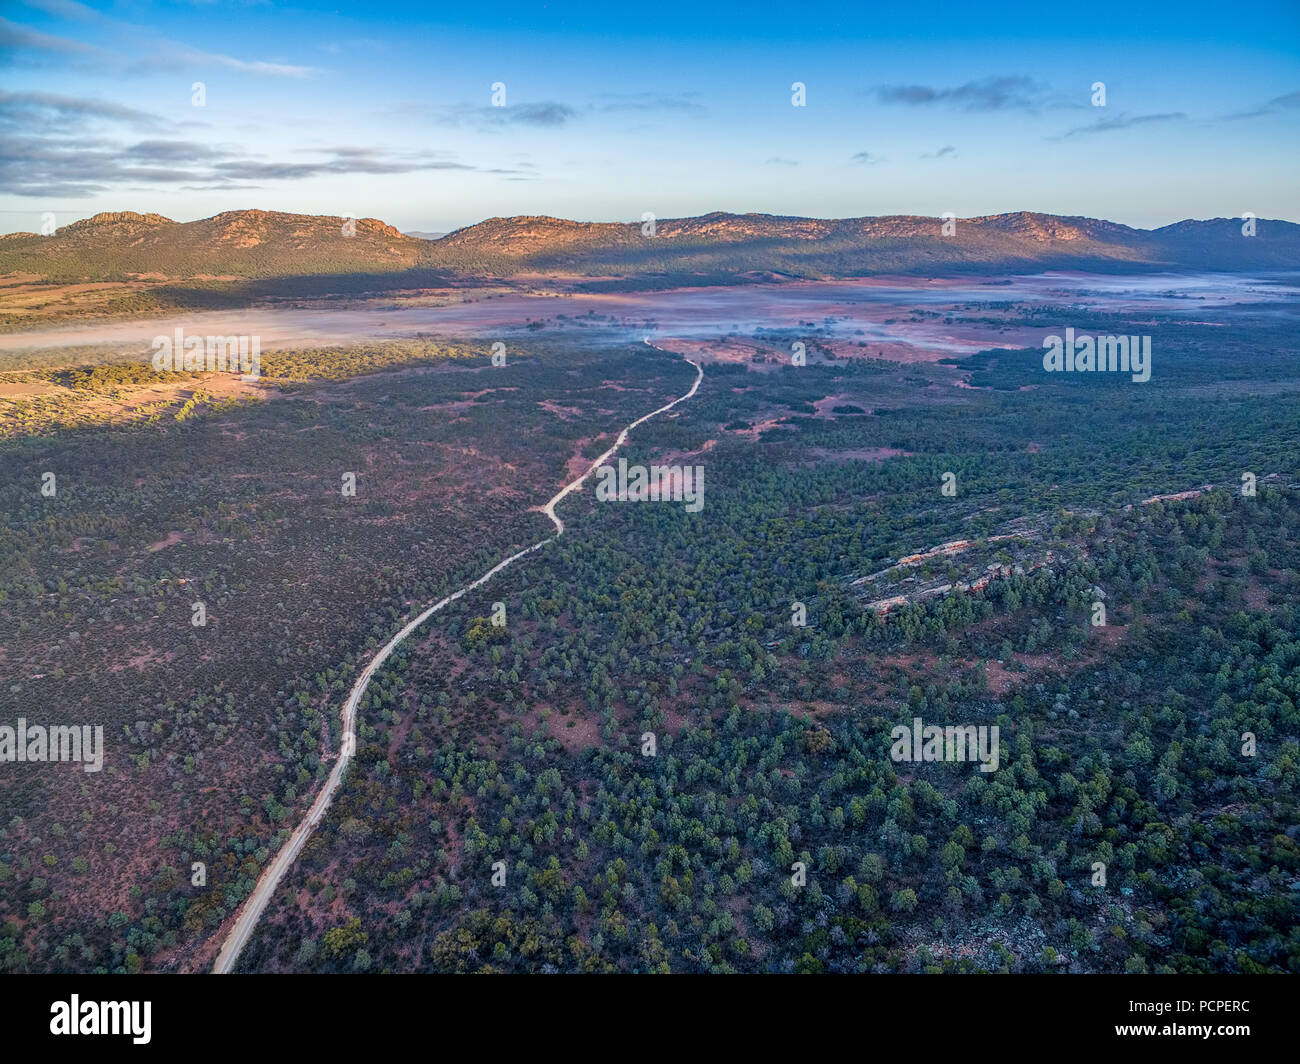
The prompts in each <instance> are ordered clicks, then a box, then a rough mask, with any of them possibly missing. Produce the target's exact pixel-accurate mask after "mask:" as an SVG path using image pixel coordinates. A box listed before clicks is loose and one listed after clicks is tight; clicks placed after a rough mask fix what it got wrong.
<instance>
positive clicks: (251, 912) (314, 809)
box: [212, 340, 704, 975]
mask: <svg viewBox="0 0 1300 1064" xmlns="http://www.w3.org/2000/svg"><path fill="white" fill-rule="evenodd" d="M645 343H647V344H649V346H651V347H654V346H655V345H654V344H651V343H650V341H649V340H646V341H645ZM655 350H656V351H662V350H663V348H660V347H656V348H655ZM666 353H668V354H672V353H673V352H666ZM685 361H686V362H689V363H690V364H691V365H692V366H694V367H695V383H693V384H692V385H691V388H690V391H688V392H686V393H685V394H684V395H681V396H679V397H678V398H676V399H674V400H673V401H672V402H671V403H666V404H665V405H664V406H661V407H660V408H659V409H658V410H652V411H650V413H648V414H646V415H644V416H643V417H639V418H637V419H636V420H635V421H634V422H632V424H630V425H628V426H627V428H625V429H624V430H623V431H622V432H620V433H619V434H618V439H616V440H615V441H614V444H613V446H612V447H610V448H609V450H607V451H605V452H604V453H603V454H602V455H600V457H598V458H597V459H596V460H595V461H594V462H592V463H591V465H590V466H588V467H587V471H586V472H585V473H583V474H582V476H580V477H578V478H577V480H574V481H571V482H570V483H568V484H566V485H565V486H564V487H563V488H561V489H560V490H559V491H558V492H556V494H555V496H554V497H553V498H552V499H551V501H550V502H548V503H547V504H546V505H545V506H543V507H542V513H544V514H545V515H546V516H547V517H549V518H550V519H551V521H552V522H553V523H554V525H555V535H554V536H550V537H548V538H546V539H543V540H541V541H539V542H537V543H534V544H533V545H532V546H531V547H525V548H524V549H523V550H521V551H519V552H517V553H515V554H512V555H510V557H509V558H507V559H506V560H505V561H503V562H498V563H497V564H496V565H494V566H493V567H492V568H491V569H489V570H488V571H487V572H486V573H484V574H483V575H482V576H480V577H479V578H478V579H477V580H475V581H473V582H472V583H469V584H466V585H465V586H464V587H462V588H460V589H459V590H457V591H453V592H452V593H451V594H450V595H448V596H446V597H445V598H441V599H439V600H438V601H437V602H435V603H434V604H433V605H432V606H430V607H429V608H428V609H427V610H425V611H424V612H423V613H421V614H420V615H419V616H418V617H416V618H415V619H414V620H413V621H411V622H410V623H409V624H407V625H406V626H405V627H404V628H403V629H402V630H401V631H400V632H398V633H397V634H396V635H395V636H393V638H392V639H390V640H389V641H388V642H387V643H385V644H384V646H383V647H382V648H381V649H380V651H379V652H378V653H377V654H376V655H375V656H374V657H373V658H371V659H370V663H369V664H368V665H367V666H366V667H365V668H364V669H363V670H362V672H361V675H360V676H358V677H357V679H356V682H355V683H354V684H353V685H352V691H351V693H350V694H349V695H348V700H347V702H345V703H344V705H343V741H342V742H341V743H340V744H339V756H338V760H337V761H336V762H335V763H334V768H333V770H332V771H331V772H330V774H329V778H328V779H326V781H325V786H324V787H322V788H321V789H320V792H319V793H318V794H317V795H316V800H315V801H314V802H312V804H311V808H310V809H309V810H307V815H306V816H305V817H304V818H303V819H302V822H301V823H299V825H298V826H297V827H296V828H294V829H293V834H292V835H290V836H289V838H288V839H286V840H285V843H284V845H283V846H281V847H280V850H279V852H278V853H277V854H276V855H275V859H274V860H272V861H271V863H270V864H269V865H267V866H266V868H265V869H264V870H263V872H262V875H261V876H260V877H259V878H258V880H257V885H256V886H255V887H254V888H253V892H252V893H251V894H250V895H249V896H248V897H247V898H246V899H245V900H244V904H243V906H241V908H240V910H239V914H238V915H237V916H236V917H235V923H234V925H233V926H232V927H231V929H230V931H229V933H228V934H227V935H226V940H225V941H224V942H223V943H222V944H221V951H220V952H219V953H218V954H217V959H216V961H214V962H213V965H212V972H213V974H214V975H226V974H229V973H230V972H231V971H233V970H234V967H235V963H236V962H237V961H238V960H239V955H240V953H242V952H243V950H244V947H245V946H246V945H247V944H248V940H249V938H250V937H251V936H252V934H253V928H255V927H256V926H257V921H258V920H259V919H261V916H262V913H263V912H264V911H265V909H266V906H267V903H268V902H269V901H270V900H271V896H272V895H273V894H274V893H275V888H276V887H278V886H279V885H280V880H282V879H283V878H284V875H285V873H286V872H288V871H289V869H290V868H291V867H292V866H293V862H294V861H295V860H297V858H298V854H299V853H301V852H302V848H303V846H305V845H306V843H307V839H308V838H310V837H311V833H312V832H313V831H314V830H315V829H316V825H318V824H319V823H320V822H321V818H322V817H324V816H325V812H326V810H327V809H329V807H330V803H331V802H332V801H333V800H334V794H335V792H336V791H338V789H339V787H340V785H341V784H342V783H343V777H344V775H346V773H347V770H348V765H349V764H351V762H352V755H353V754H354V753H355V752H356V747H357V706H359V705H360V704H361V699H362V696H364V695H365V693H366V688H367V687H368V686H369V685H370V678H371V677H372V676H373V675H374V674H375V672H376V670H378V669H379V667H380V666H381V665H383V663H384V662H385V661H387V660H388V658H389V656H390V655H391V654H392V653H393V651H394V650H396V649H397V647H398V646H399V645H400V644H401V643H402V641H403V640H405V639H406V637H407V636H409V635H410V634H411V633H412V632H414V631H415V630H416V629H417V628H419V627H420V625H422V624H423V623H424V622H425V621H427V620H428V619H429V618H430V617H432V616H433V615H434V614H435V613H437V612H438V611H439V610H441V609H442V608H443V607H444V606H446V605H447V604H448V603H451V602H455V601H456V600H457V599H458V598H460V597H461V596H462V595H464V594H465V593H466V592H469V591H473V590H474V589H475V588H476V587H481V586H482V585H483V584H486V583H487V582H488V581H489V580H491V579H492V578H493V577H494V576H496V575H497V573H499V572H501V570H502V569H505V568H506V567H508V566H510V565H513V564H514V563H515V562H517V561H518V560H519V559H520V558H522V557H524V556H525V555H527V554H532V553H533V551H536V550H541V548H542V547H544V546H546V544H548V543H550V542H551V541H552V540H554V539H556V538H557V537H558V536H561V535H563V534H564V522H563V521H561V520H560V518H559V517H558V516H556V513H555V507H556V504H557V503H559V502H560V501H561V500H562V499H564V497H565V496H566V495H568V494H569V493H570V492H573V491H576V490H577V489H578V488H580V487H581V486H582V484H583V482H584V481H585V480H586V479H587V478H588V477H589V476H591V474H592V473H593V472H594V471H595V470H596V469H598V468H600V466H601V464H602V463H604V461H605V460H606V459H607V458H609V456H610V455H612V454H613V453H614V452H615V451H617V450H618V449H619V448H620V447H621V446H623V444H624V443H625V442H626V441H627V436H628V433H629V432H631V431H632V430H633V429H634V428H636V427H637V426H638V425H640V424H643V423H644V422H646V421H649V420H650V419H651V418H652V417H656V416H658V415H659V414H662V413H664V412H665V411H667V410H671V409H672V408H673V407H675V406H676V405H677V404H678V403H682V402H685V401H686V400H687V399H689V398H691V396H693V395H694V394H695V393H696V392H697V391H698V390H699V387H700V381H702V380H703V379H704V367H702V366H701V365H700V364H699V363H698V362H695V361H693V360H692V359H689V358H687V359H685Z"/></svg>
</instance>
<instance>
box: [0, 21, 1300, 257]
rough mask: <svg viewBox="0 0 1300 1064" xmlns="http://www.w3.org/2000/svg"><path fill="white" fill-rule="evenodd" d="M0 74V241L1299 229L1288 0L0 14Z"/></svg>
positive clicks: (1295, 82) (1296, 109)
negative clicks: (47, 225) (232, 229)
mask: <svg viewBox="0 0 1300 1064" xmlns="http://www.w3.org/2000/svg"><path fill="white" fill-rule="evenodd" d="M0 70H2V71H3V77H2V78H0V84H2V85H3V89H0V138H2V139H3V146H2V148H0V211H2V212H3V213H0V230H4V231H9V230H17V229H26V230H35V229H39V227H40V221H41V216H42V214H43V213H44V212H46V211H51V212H54V213H55V217H56V219H57V224H59V225H64V224H67V222H69V221H72V220H74V219H75V218H77V217H83V216H86V215H89V214H93V213H95V212H97V211H102V210H136V211H156V212H158V213H161V214H165V215H167V216H169V217H172V218H177V219H180V220H189V219H193V218H201V217H206V216H208V215H211V214H215V213H217V212H219V211H223V210H235V209H241V208H246V207H257V208H261V209H265V210H284V211H296V212H302V213H322V214H343V213H350V214H354V215H356V216H358V217H366V216H374V217H380V218H383V219H384V220H385V221H388V222H391V223H392V224H395V225H397V226H398V227H399V228H402V229H407V230H411V229H415V230H447V229H452V228H455V227H457V226H461V225H467V224H472V223H473V222H475V221H478V220H480V219H482V218H485V217H490V216H492V215H513V214H551V215H558V216H561V217H569V218H578V219H583V220H625V221H633V220H637V221H639V220H640V219H641V217H642V215H643V213H644V212H647V211H649V212H652V213H654V214H655V215H656V216H658V217H661V218H662V217H675V216H681V215H688V214H701V213H704V212H707V211H711V210H727V211H736V212H744V211H764V212H769V213H775V214H801V215H814V216H820V217H846V216H857V215H875V214H903V213H905V214H925V215H939V214H942V213H943V212H945V211H952V212H954V213H955V214H957V215H958V216H962V217H965V216H971V215H979V214H992V213H999V212H1003V211H1013V210H1036V211H1046V212H1051V213H1056V214H1083V215H1091V216H1096V217H1104V218H1110V219H1113V220H1115V221H1120V222H1125V223H1127V224H1130V225H1138V226H1156V225H1163V224H1167V223H1169V222H1172V221H1176V220H1178V219H1181V218H1185V217H1198V218H1204V217H1216V216H1225V215H1240V214H1241V213H1242V212H1245V211H1251V212H1253V213H1255V214H1256V215H1258V216H1260V217H1265V218H1269V217H1275V218H1287V219H1291V220H1300V197H1298V195H1297V193H1298V192H1300V181H1298V180H1297V175H1298V174H1300V136H1298V135H1297V133H1298V132H1300V3H1297V2H1296V0H1289V2H1283V3H1250V2H1246V3H1241V4H1235V5H1233V6H1232V7H1231V9H1225V8H1224V6H1223V5H1222V4H1221V3H1216V4H1202V3H1198V2H1193V3H1158V4H1139V3H1123V4H1109V3H1060V4H1043V3H1041V2H1039V3H1034V4H1016V3H1002V4H999V3H996V2H994V0H990V2H986V3H962V4H942V3H924V2H911V3H900V4H894V5H889V6H888V7H887V8H885V9H882V8H880V7H878V6H877V5H869V4H862V3H844V4H836V5H830V4H822V3H818V2H799V3H784V4H769V5H763V4H731V3H725V2H724V3H714V4H711V5H707V4H703V3H698V2H697V3H690V4H687V3H677V2H674V0H668V2H657V3H654V4H651V5H645V6H643V7H639V8H631V7H626V6H621V5H619V4H617V3H601V4H579V3H549V4H545V5H541V4H527V5H525V4H514V3H502V2H500V0H487V2H483V3H460V4H456V5H446V4H440V3H437V2H428V3H383V2H380V0H375V2H373V3H352V2H349V0H334V2H330V3H317V2H314V0H309V2H304V3H296V4H273V3H269V2H265V0H235V2H221V0H211V2H201V0H170V2H158V3H154V2H148V0H119V2H107V3H104V2H100V3H91V4H84V3H80V2H77V0H5V3H4V5H3V8H0ZM1098 81H1101V82H1104V83H1105V86H1106V106H1104V107H1096V106H1093V103H1092V96H1093V89H1092V86H1093V83H1094V82H1098ZM194 82H202V83H203V85H204V88H205V93H206V98H205V102H204V106H201V107H200V106H194V103H193V91H192V85H193V84H194ZM794 82H802V83H804V85H805V86H806V106H804V107H794V106H792V104H791V97H792V92H791V86H792V84H793V83H794ZM494 83H503V84H504V86H505V106H504V107H494V106H492V86H493V84H494Z"/></svg>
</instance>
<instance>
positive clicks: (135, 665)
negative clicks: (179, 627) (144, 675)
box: [108, 650, 175, 672]
mask: <svg viewBox="0 0 1300 1064" xmlns="http://www.w3.org/2000/svg"><path fill="white" fill-rule="evenodd" d="M173 657H175V655H174V654H171V653H167V654H160V653H158V651H156V650H146V651H145V652H144V653H143V654H137V655H135V657H132V658H127V659H126V661H122V662H118V664H116V665H110V666H109V667H108V671H109V672H121V671H122V670H123V669H139V670H141V671H144V669H145V667H146V666H149V665H165V664H166V663H167V662H169V661H171V660H172V658H173Z"/></svg>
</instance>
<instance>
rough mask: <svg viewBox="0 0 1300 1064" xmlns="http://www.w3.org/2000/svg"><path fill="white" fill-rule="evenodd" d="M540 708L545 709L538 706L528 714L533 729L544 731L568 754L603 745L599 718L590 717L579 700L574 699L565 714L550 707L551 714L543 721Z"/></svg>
mask: <svg viewBox="0 0 1300 1064" xmlns="http://www.w3.org/2000/svg"><path fill="white" fill-rule="evenodd" d="M542 708H545V707H540V706H539V707H538V708H537V709H536V710H533V711H531V712H530V713H529V716H531V717H532V718H533V721H534V729H535V730H536V731H545V732H546V733H547V734H549V735H550V736H551V738H553V739H555V740H556V741H557V742H558V743H559V744H560V745H561V746H563V747H564V749H565V750H566V751H567V752H568V753H570V754H576V753H580V752H581V751H583V750H586V749H588V748H590V747H593V746H601V745H603V744H604V739H602V738H601V735H600V718H599V717H595V716H592V715H591V713H590V712H589V711H587V709H586V707H584V706H583V704H582V700H581V699H574V700H573V701H572V702H570V703H569V707H568V708H569V712H568V713H567V714H564V713H561V712H559V710H557V709H555V708H554V707H550V708H551V714H550V716H549V717H548V718H547V719H545V720H543V719H542V716H541V709H542Z"/></svg>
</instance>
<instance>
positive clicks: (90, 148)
mask: <svg viewBox="0 0 1300 1064" xmlns="http://www.w3.org/2000/svg"><path fill="white" fill-rule="evenodd" d="M178 128H179V127H178V126H176V125H174V124H170V123H167V122H165V121H164V120H163V119H161V118H158V117H157V116H154V115H149V114H146V113H144V112H141V111H136V110H133V109H132V108H129V107H122V106H120V105H118V104H114V103H111V102H107V101H102V100H84V99H79V98H76V97H71V96H58V95H54V94H51V93H37V92H24V93H14V92H3V91H0V131H3V132H4V133H5V134H6V136H5V141H4V147H3V150H0V192H8V193H11V194H13V195H16V196H32V197H48V198H55V197H80V196H91V195H95V194H96V193H101V192H106V191H116V190H119V189H121V188H124V187H131V186H144V187H158V186H175V187H179V188H184V189H222V190H233V189H249V188H256V187H258V186H259V183H261V182H268V181H291V180H304V179H307V178H314V177H320V176H323V175H343V176H350V175H370V176H382V175H388V174H409V173H416V172H422V171H430V172H432V171H446V170H462V171H463V170H468V171H474V172H477V173H483V174H495V175H502V176H511V175H518V174H522V173H524V172H525V171H524V170H523V169H522V168H487V167H480V166H474V165H471V164H469V163H464V162H461V161H460V160H458V159H456V158H455V157H453V156H452V155H451V154H450V153H448V152H442V151H414V152H410V151H408V152H395V151H389V150H386V149H383V148H372V147H358V146H355V145H342V146H333V147H321V148H312V149H303V150H300V151H298V152H295V154H296V155H298V156H300V157H303V158H297V159H292V160H266V159H262V158H258V157H255V156H250V155H249V154H248V153H246V152H243V151H240V150H238V149H236V148H233V147H230V146H224V145H219V144H212V143H207V142H200V141H193V140H187V139H184V138H182V137H177V136H175V135H172V136H167V135H166V134H167V133H168V132H173V131H175V130H177V129H178ZM146 131H147V132H155V133H156V132H158V131H162V132H163V135H161V136H152V137H147V138H145V139H139V134H140V133H141V132H146ZM130 133H135V134H136V135H135V137H130V136H129V134H130Z"/></svg>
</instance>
